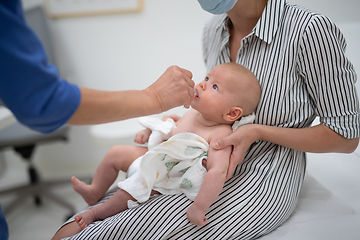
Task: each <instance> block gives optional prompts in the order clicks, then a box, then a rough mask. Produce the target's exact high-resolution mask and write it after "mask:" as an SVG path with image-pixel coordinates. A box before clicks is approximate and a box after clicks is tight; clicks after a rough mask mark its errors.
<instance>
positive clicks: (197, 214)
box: [186, 204, 207, 226]
mask: <svg viewBox="0 0 360 240" xmlns="http://www.w3.org/2000/svg"><path fill="white" fill-rule="evenodd" d="M186 215H187V218H188V220H189V221H190V222H191V223H193V224H195V225H196V226H203V225H205V224H206V222H207V219H206V218H205V212H204V211H203V210H201V209H200V208H198V207H197V206H195V204H191V206H190V207H189V209H188V210H187V212H186Z"/></svg>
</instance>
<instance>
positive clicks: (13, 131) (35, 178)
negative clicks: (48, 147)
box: [0, 123, 91, 216]
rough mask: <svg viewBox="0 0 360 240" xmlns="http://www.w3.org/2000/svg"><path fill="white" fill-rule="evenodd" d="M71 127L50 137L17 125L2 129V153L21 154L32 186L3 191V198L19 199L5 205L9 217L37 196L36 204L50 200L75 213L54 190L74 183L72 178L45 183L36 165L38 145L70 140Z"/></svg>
mask: <svg viewBox="0 0 360 240" xmlns="http://www.w3.org/2000/svg"><path fill="white" fill-rule="evenodd" d="M68 131H69V127H68V126H63V127H62V128H60V129H58V130H57V131H55V132H53V133H50V134H41V133H38V132H35V131H32V130H30V129H29V128H27V127H25V126H23V125H21V124H20V123H15V124H13V125H11V126H9V127H7V128H5V129H2V130H0V151H1V150H4V149H7V148H12V149H13V150H14V151H16V152H17V153H18V154H20V155H21V157H22V159H24V160H25V161H26V162H27V163H28V175H29V183H28V184H25V185H23V186H19V187H15V188H11V189H7V190H4V191H0V196H2V195H8V194H15V195H16V196H17V197H16V199H15V200H14V201H13V202H12V203H11V204H10V205H9V206H3V210H4V214H5V216H6V215H7V214H9V213H10V212H11V211H12V210H13V209H15V208H16V207H18V206H19V205H20V204H22V203H23V202H24V201H26V200H28V199H29V197H33V198H34V201H35V204H36V205H38V206H39V205H41V197H42V196H44V197H47V198H48V199H50V200H52V201H54V202H56V203H58V204H60V205H62V206H63V207H65V208H67V209H68V210H69V211H70V215H72V214H74V213H75V208H74V206H73V205H72V204H70V203H69V202H68V201H66V200H65V199H63V198H61V197H60V196H57V195H55V194H54V193H53V192H52V189H53V188H55V187H57V186H61V185H64V184H71V180H70V177H66V178H64V179H57V180H49V181H41V179H40V176H39V173H38V171H37V169H36V167H35V165H34V164H33V162H32V157H33V153H34V150H35V148H36V146H37V145H40V144H47V143H51V142H57V141H66V140H67V135H68ZM82 180H83V181H91V178H83V179H82Z"/></svg>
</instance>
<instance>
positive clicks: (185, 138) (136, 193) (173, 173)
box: [118, 133, 209, 202]
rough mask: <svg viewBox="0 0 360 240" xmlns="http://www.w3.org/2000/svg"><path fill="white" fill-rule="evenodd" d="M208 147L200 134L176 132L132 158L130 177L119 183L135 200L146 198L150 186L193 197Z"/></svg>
mask: <svg viewBox="0 0 360 240" xmlns="http://www.w3.org/2000/svg"><path fill="white" fill-rule="evenodd" d="M208 149H209V144H208V143H207V142H206V141H205V140H204V139H203V138H202V137H200V136H198V135H196V134H194V133H179V134H177V135H175V136H173V137H171V138H170V139H169V140H168V141H166V142H163V143H161V144H160V145H158V146H156V147H154V148H153V149H151V150H149V151H148V152H147V153H146V154H145V155H144V156H142V157H140V158H138V159H137V160H135V162H134V163H133V164H132V165H131V172H130V171H128V172H129V177H128V178H127V179H125V180H124V181H121V182H119V183H118V186H119V187H120V188H121V189H123V190H125V191H127V192H128V193H129V194H130V195H132V196H133V197H134V198H135V199H136V200H137V201H138V202H144V201H147V200H148V199H149V197H150V193H151V190H152V189H154V190H156V191H158V192H160V193H161V194H178V193H184V194H185V195H186V196H187V197H188V198H189V199H191V200H194V199H195V197H196V195H197V194H198V192H199V191H200V188H201V184H202V182H203V179H204V177H205V175H206V169H205V167H204V166H203V165H202V159H204V158H205V159H206V158H207V152H208ZM134 169H136V170H134Z"/></svg>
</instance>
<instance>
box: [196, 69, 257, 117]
mask: <svg viewBox="0 0 360 240" xmlns="http://www.w3.org/2000/svg"><path fill="white" fill-rule="evenodd" d="M260 95H261V89H260V85H259V82H258V80H257V79H256V77H255V75H254V74H253V73H252V72H251V71H250V70H249V69H247V68H245V67H244V66H242V65H240V64H236V63H224V64H221V65H218V66H216V67H214V68H213V69H212V70H211V71H210V72H209V74H208V75H207V76H206V78H205V80H204V81H202V82H200V83H199V84H197V85H196V86H195V98H194V100H193V102H192V103H191V106H192V108H194V109H196V110H197V111H198V112H200V113H201V114H202V115H203V116H204V118H206V119H208V120H211V121H214V122H218V123H226V124H232V123H233V122H234V121H235V120H238V119H239V118H240V117H244V116H247V115H249V114H251V113H252V112H253V111H254V110H255V108H256V106H257V105H258V103H259V100H260Z"/></svg>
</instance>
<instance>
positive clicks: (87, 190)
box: [71, 177, 99, 206]
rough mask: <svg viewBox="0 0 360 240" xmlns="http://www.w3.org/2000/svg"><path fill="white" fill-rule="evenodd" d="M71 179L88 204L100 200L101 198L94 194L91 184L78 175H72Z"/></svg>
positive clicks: (75, 188)
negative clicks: (80, 178)
mask: <svg viewBox="0 0 360 240" xmlns="http://www.w3.org/2000/svg"><path fill="white" fill-rule="evenodd" d="M71 181H72V185H73V189H74V190H75V192H77V193H78V194H80V195H81V196H82V198H83V199H84V200H85V202H86V203H87V204H89V205H91V206H92V205H94V204H96V203H97V202H98V200H99V198H98V197H97V196H96V195H94V194H93V191H92V189H91V185H87V184H86V183H84V182H82V181H80V180H79V179H77V178H76V177H72V178H71Z"/></svg>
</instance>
